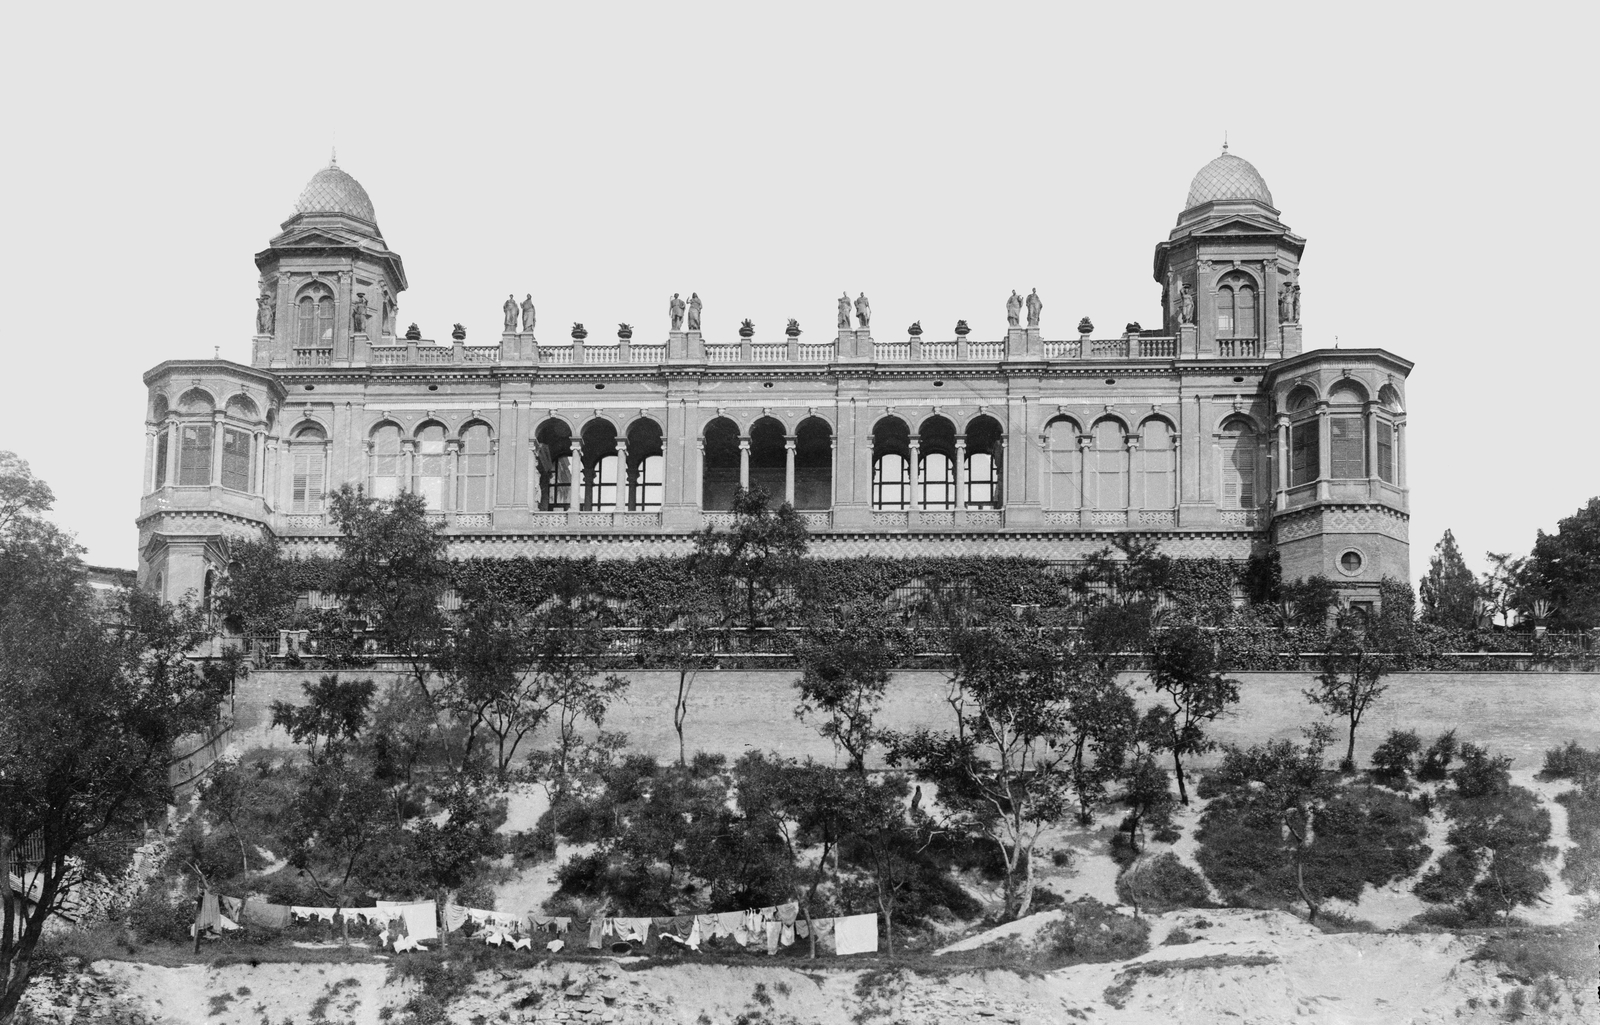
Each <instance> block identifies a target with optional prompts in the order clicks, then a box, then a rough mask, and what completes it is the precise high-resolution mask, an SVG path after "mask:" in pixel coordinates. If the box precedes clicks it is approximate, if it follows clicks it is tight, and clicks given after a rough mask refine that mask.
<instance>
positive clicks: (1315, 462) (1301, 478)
mask: <svg viewBox="0 0 1600 1025" xmlns="http://www.w3.org/2000/svg"><path fill="white" fill-rule="evenodd" d="M1317 427H1318V424H1317V420H1316V418H1315V417H1313V418H1312V419H1310V420H1306V421H1304V422H1303V423H1297V424H1295V425H1294V426H1293V427H1291V428H1290V429H1289V486H1290V487H1299V486H1300V485H1301V484H1310V483H1311V482H1312V481H1314V480H1316V479H1317V476H1318V474H1319V473H1320V472H1321V470H1322V466H1321V456H1320V455H1319V454H1318V449H1317V442H1318V437H1317V435H1318V430H1317Z"/></svg>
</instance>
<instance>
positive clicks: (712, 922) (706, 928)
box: [694, 915, 721, 940]
mask: <svg viewBox="0 0 1600 1025" xmlns="http://www.w3.org/2000/svg"><path fill="white" fill-rule="evenodd" d="M694 924H695V925H696V926H697V927H698V928H699V930H700V938H701V939H702V940H714V939H716V938H717V937H718V936H719V935H720V934H721V930H720V929H719V928H718V926H717V916H716V915H696V916H695V917H694Z"/></svg>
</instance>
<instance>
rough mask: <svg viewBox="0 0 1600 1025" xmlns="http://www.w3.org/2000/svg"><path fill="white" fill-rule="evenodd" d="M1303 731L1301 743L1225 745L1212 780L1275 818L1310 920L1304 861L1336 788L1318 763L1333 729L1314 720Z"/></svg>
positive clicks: (1311, 900)
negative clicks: (1319, 817) (1218, 768)
mask: <svg viewBox="0 0 1600 1025" xmlns="http://www.w3.org/2000/svg"><path fill="white" fill-rule="evenodd" d="M1302 732H1303V733H1304V734H1305V737H1306V744H1305V746H1304V747H1302V746H1301V745H1299V744H1296V743H1294V742H1293V741H1289V740H1277V741H1272V742H1271V743H1268V744H1265V745H1260V744H1258V745H1256V746H1254V747H1251V748H1250V749H1248V750H1245V749H1242V748H1238V747H1234V746H1232V745H1227V746H1225V748H1224V750H1225V752H1226V753H1225V754H1224V755H1223V761H1222V768H1221V769H1220V770H1219V771H1218V773H1217V776H1218V781H1217V785H1219V786H1228V785H1230V784H1231V785H1232V786H1233V787H1234V788H1235V792H1236V793H1241V794H1245V795H1247V796H1245V797H1244V798H1243V799H1244V800H1245V801H1246V802H1248V803H1250V804H1252V805H1254V806H1256V807H1258V808H1260V809H1261V810H1263V811H1265V812H1266V813H1267V814H1270V815H1271V816H1272V817H1273V818H1274V819H1275V820H1276V821H1277V823H1278V825H1279V828H1280V830H1281V836H1282V837H1283V840H1282V843H1281V844H1280V846H1279V850H1280V851H1281V852H1282V854H1283V855H1284V856H1285V857H1286V858H1287V859H1288V861H1289V863H1290V866H1291V867H1292V869H1293V872H1294V880H1295V888H1296V889H1297V890H1298V891H1299V893H1300V899H1302V900H1304V901H1305V902H1306V915H1307V918H1308V919H1309V920H1310V921H1311V922H1315V921H1316V920H1317V914H1318V911H1319V910H1320V905H1321V901H1320V900H1318V899H1317V898H1316V897H1315V896H1313V895H1312V890H1311V888H1310V887H1308V885H1307V883H1306V865H1307V863H1308V862H1309V861H1310V858H1311V853H1312V846H1313V844H1315V843H1316V839H1317V817H1318V815H1320V814H1321V812H1322V811H1323V810H1324V809H1325V808H1326V807H1327V806H1328V802H1329V801H1331V800H1332V799H1333V798H1334V796H1335V795H1336V793H1337V787H1336V786H1335V784H1334V781H1333V780H1332V779H1331V778H1330V777H1329V775H1328V774H1327V773H1326V772H1325V771H1323V768H1322V757H1323V752H1324V751H1326V750H1327V746H1328V744H1329V743H1330V742H1331V741H1332V739H1333V731H1332V730H1330V729H1329V728H1328V726H1327V724H1326V723H1317V724H1315V725H1313V726H1309V727H1307V728H1305V730H1303V731H1302ZM1209 782H1210V781H1209V780H1208V783H1209Z"/></svg>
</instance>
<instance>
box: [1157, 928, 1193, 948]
mask: <svg viewBox="0 0 1600 1025" xmlns="http://www.w3.org/2000/svg"><path fill="white" fill-rule="evenodd" d="M1193 942H1194V937H1193V936H1191V935H1189V932H1188V930H1186V929H1182V928H1178V929H1174V930H1172V931H1171V932H1169V933H1167V938H1166V939H1164V940H1162V941H1161V945H1162V946H1163V947H1176V946H1180V945H1182V944H1185V943H1193Z"/></svg>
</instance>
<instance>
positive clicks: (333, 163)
mask: <svg viewBox="0 0 1600 1025" xmlns="http://www.w3.org/2000/svg"><path fill="white" fill-rule="evenodd" d="M1222 148H1223V149H1227V148H1228V146H1227V143H1223V146H1222ZM328 166H329V167H338V166H339V147H338V146H334V147H333V152H332V153H331V154H330V155H329V157H328Z"/></svg>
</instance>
